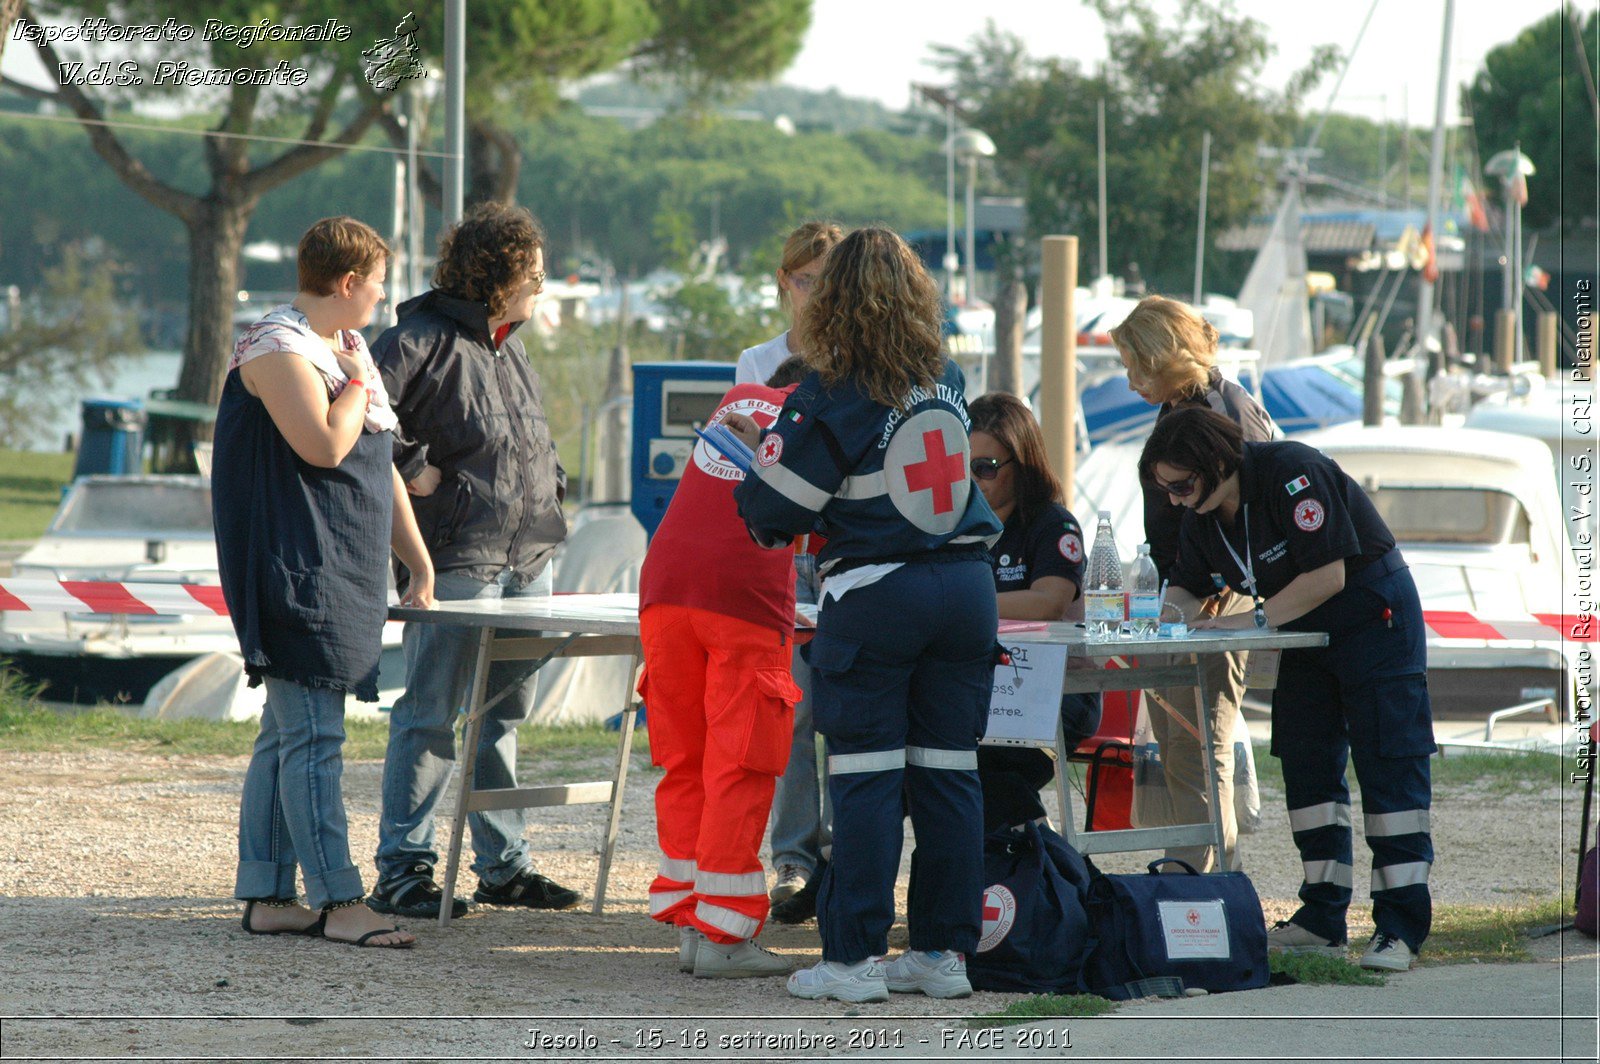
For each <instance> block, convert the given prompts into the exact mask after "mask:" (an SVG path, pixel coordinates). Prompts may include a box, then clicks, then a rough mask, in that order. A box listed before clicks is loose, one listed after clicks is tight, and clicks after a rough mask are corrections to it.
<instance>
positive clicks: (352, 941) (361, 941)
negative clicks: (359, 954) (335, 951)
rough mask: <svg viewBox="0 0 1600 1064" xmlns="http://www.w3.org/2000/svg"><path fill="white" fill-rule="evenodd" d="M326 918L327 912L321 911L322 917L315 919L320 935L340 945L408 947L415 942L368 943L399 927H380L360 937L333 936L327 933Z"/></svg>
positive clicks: (393, 931) (362, 947)
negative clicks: (373, 944) (374, 944)
mask: <svg viewBox="0 0 1600 1064" xmlns="http://www.w3.org/2000/svg"><path fill="white" fill-rule="evenodd" d="M327 920H328V914H327V913H323V914H322V919H321V920H318V921H317V924H318V929H319V930H320V931H321V933H322V937H323V938H325V939H327V940H328V941H329V942H337V943H339V944H340V945H341V946H357V947H359V948H361V949H410V948H411V947H412V946H415V945H416V944H417V943H416V940H415V939H413V940H412V941H410V942H396V943H393V944H391V945H382V944H380V945H376V946H372V945H368V943H369V941H370V940H372V939H374V938H377V937H378V936H379V935H392V934H394V933H395V932H396V931H399V930H401V928H399V927H380V928H378V929H377V930H376V931H368V932H367V933H366V934H364V935H362V936H361V937H360V938H334V937H333V936H332V935H330V934H328V929H327Z"/></svg>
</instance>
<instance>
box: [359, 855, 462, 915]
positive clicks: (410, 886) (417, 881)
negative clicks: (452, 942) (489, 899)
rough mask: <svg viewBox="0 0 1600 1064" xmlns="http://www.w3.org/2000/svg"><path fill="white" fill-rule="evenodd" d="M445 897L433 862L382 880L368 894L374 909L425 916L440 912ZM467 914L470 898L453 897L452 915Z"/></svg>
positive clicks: (451, 903) (412, 867)
mask: <svg viewBox="0 0 1600 1064" xmlns="http://www.w3.org/2000/svg"><path fill="white" fill-rule="evenodd" d="M443 898H444V891H443V890H440V889H439V884H437V883H435V882H434V881H433V866H432V865H426V864H422V863H421V862H418V863H417V864H414V865H412V866H411V869H410V871H408V872H405V873H403V874H401V875H398V876H395V877H394V878H393V879H383V880H379V881H378V885H377V886H375V887H373V888H372V893H371V894H369V895H368V896H367V908H369V909H371V910H372V911H373V912H379V913H391V914H393V915H395V916H410V917H414V918H418V919H426V918H429V917H437V916H438V915H439V904H440V901H441V900H442V899H443ZM465 915H467V900H466V899H465V898H452V899H451V900H450V917H451V919H455V918H456V917H460V916H465Z"/></svg>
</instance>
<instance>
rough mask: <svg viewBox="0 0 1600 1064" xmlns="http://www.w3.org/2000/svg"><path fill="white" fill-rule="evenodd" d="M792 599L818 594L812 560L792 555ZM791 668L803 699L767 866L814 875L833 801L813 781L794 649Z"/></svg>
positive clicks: (807, 675) (813, 751)
mask: <svg viewBox="0 0 1600 1064" xmlns="http://www.w3.org/2000/svg"><path fill="white" fill-rule="evenodd" d="M794 567H795V579H794V597H795V600H796V601H797V602H809V603H813V604H815V603H816V601H817V600H818V598H819V597H820V593H821V591H822V581H821V580H819V579H818V578H817V556H816V555H814V554H797V555H795V560H794ZM791 669H792V671H793V672H794V682H795V683H797V684H799V685H800V690H801V692H802V693H803V694H804V697H803V698H802V699H801V700H800V701H799V702H796V703H795V707H794V745H793V746H792V747H790V749H789V764H788V767H786V768H785V769H784V770H783V775H782V776H780V777H779V778H778V789H777V791H776V793H775V794H774V795H773V798H772V865H773V867H774V868H776V867H777V866H779V865H786V864H791V865H799V866H800V867H801V868H804V869H807V870H808V871H812V870H815V869H816V867H817V862H818V861H819V860H821V859H822V851H823V849H824V848H825V847H829V846H831V845H832V844H833V802H832V801H831V800H830V799H829V796H828V792H827V790H826V789H825V788H823V787H821V786H820V785H819V784H818V782H817V732H816V729H815V728H814V727H813V726H812V724H811V666H810V665H808V664H806V661H805V659H804V658H803V657H801V656H800V648H799V647H795V649H794V654H793V663H792V665H791Z"/></svg>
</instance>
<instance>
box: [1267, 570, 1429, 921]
mask: <svg viewBox="0 0 1600 1064" xmlns="http://www.w3.org/2000/svg"><path fill="white" fill-rule="evenodd" d="M1385 609H1388V610H1389V611H1390V617H1389V618H1388V619H1385V618H1384V616H1383V611H1384V610H1385ZM1295 627H1297V628H1301V627H1303V628H1305V629H1308V630H1317V629H1320V630H1323V631H1326V632H1328V645H1327V646H1326V647H1317V648H1314V649H1310V650H1286V651H1284V652H1283V661H1282V664H1281V666H1280V668H1279V672H1278V688H1277V691H1276V693H1275V694H1274V696H1273V699H1272V753H1273V754H1274V755H1275V756H1277V757H1278V758H1280V759H1281V760H1282V762H1283V785H1284V791H1285V795H1286V798H1287V802H1288V806H1289V826H1290V829H1291V830H1292V831H1293V832H1294V841H1295V845H1296V846H1297V847H1298V848H1299V850H1300V860H1301V863H1302V865H1303V867H1304V872H1305V880H1304V882H1303V883H1302V884H1301V886H1300V901H1301V903H1302V904H1301V907H1300V911H1299V912H1297V913H1296V914H1295V915H1294V917H1293V921H1294V922H1295V923H1296V924H1299V925H1300V926H1301V927H1304V928H1305V929H1306V930H1308V931H1311V932H1312V933H1314V934H1317V935H1321V936H1322V937H1323V938H1326V939H1329V940H1330V941H1333V942H1344V941H1345V940H1346V937H1347V935H1346V929H1345V912H1346V910H1347V909H1348V908H1349V907H1350V898H1351V893H1352V886H1353V879H1354V870H1353V866H1352V856H1351V830H1352V825H1351V817H1350V790H1349V788H1348V787H1347V786H1346V784H1345V763H1346V760H1347V758H1348V759H1349V760H1351V761H1354V763H1355V769H1356V780H1357V781H1358V782H1359V783H1360V785H1361V804H1362V812H1363V818H1362V819H1363V828H1364V833H1365V835H1366V838H1367V846H1368V847H1369V848H1370V849H1371V851H1372V884H1371V886H1372V915H1373V921H1374V922H1375V923H1376V925H1377V929H1378V930H1379V931H1383V932H1387V933H1389V934H1391V935H1394V936H1396V937H1397V938H1399V939H1401V940H1402V941H1403V942H1405V944H1406V945H1407V946H1409V947H1410V948H1411V949H1412V950H1413V951H1417V950H1418V949H1419V948H1420V947H1421V945H1422V941H1423V939H1425V938H1427V937H1428V928H1429V926H1430V924H1431V923H1432V919H1433V903H1432V899H1431V896H1430V895H1429V893H1428V873H1429V870H1430V869H1431V867H1432V864H1433V837H1432V836H1431V835H1430V834H1429V828H1428V817H1429V808H1430V806H1431V805H1432V785H1431V782H1430V778H1429V769H1428V757H1429V756H1430V755H1431V754H1432V753H1433V752H1434V750H1435V746H1434V742H1433V715H1432V711H1431V709H1430V707H1429V703H1428V683H1427V672H1426V666H1427V648H1426V642H1425V639H1426V635H1425V632H1424V630H1423V624H1422V604H1421V602H1420V601H1419V600H1418V598H1417V588H1416V584H1415V583H1414V582H1413V581H1412V579H1411V573H1410V571H1409V570H1407V569H1406V568H1405V563H1404V562H1403V561H1402V560H1401V557H1400V553H1399V552H1398V551H1391V552H1389V554H1388V555H1386V556H1385V557H1384V558H1382V559H1379V560H1378V561H1376V562H1374V563H1372V565H1370V566H1368V567H1367V568H1366V569H1364V570H1362V571H1361V572H1360V573H1357V574H1355V575H1354V576H1352V577H1351V578H1350V579H1349V580H1348V581H1347V582H1346V585H1345V589H1344V590H1343V591H1341V592H1340V593H1339V594H1338V595H1336V596H1334V597H1333V598H1332V599H1330V600H1329V601H1328V602H1326V603H1324V604H1323V605H1322V606H1320V607H1318V608H1317V609H1316V610H1314V611H1312V613H1310V614H1308V615H1307V616H1306V617H1305V618H1304V619H1303V620H1302V621H1300V622H1297V623H1296V625H1295Z"/></svg>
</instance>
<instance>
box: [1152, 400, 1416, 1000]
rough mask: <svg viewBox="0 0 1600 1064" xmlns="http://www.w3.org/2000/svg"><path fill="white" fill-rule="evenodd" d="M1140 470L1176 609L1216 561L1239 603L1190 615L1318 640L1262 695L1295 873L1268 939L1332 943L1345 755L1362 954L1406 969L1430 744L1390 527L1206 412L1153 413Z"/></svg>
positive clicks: (1352, 497) (1348, 491)
mask: <svg viewBox="0 0 1600 1064" xmlns="http://www.w3.org/2000/svg"><path fill="white" fill-rule="evenodd" d="M1139 474H1140V476H1141V477H1142V478H1143V479H1144V481H1145V483H1147V484H1149V485H1151V486H1152V487H1154V488H1155V489H1156V490H1158V491H1162V492H1165V493H1166V495H1167V496H1168V497H1169V498H1170V499H1171V500H1172V502H1173V503H1174V504H1175V505H1177V506H1180V507H1182V508H1183V510H1184V513H1183V520H1182V526H1181V528H1180V536H1179V545H1178V560H1177V562H1176V563H1175V564H1174V566H1173V569H1172V584H1171V587H1170V589H1169V592H1168V601H1169V602H1176V603H1177V604H1178V605H1179V606H1180V607H1182V608H1185V609H1189V610H1191V611H1192V610H1193V609H1194V608H1196V607H1197V606H1198V605H1199V603H1200V600H1202V599H1204V598H1205V597H1207V596H1209V595H1211V594H1213V593H1214V591H1215V588H1214V584H1213V576H1212V574H1213V573H1220V574H1221V576H1222V579H1223V580H1225V581H1226V582H1227V585H1228V586H1229V587H1231V588H1233V589H1234V590H1235V591H1238V592H1241V593H1242V594H1243V595H1246V596H1248V600H1249V601H1250V603H1251V608H1250V609H1249V610H1247V611H1246V612H1244V613H1242V614H1238V613H1236V614H1232V615H1230V616H1226V617H1215V618H1212V619H1209V620H1204V621H1200V622H1198V623H1197V627H1200V628H1223V629H1227V628H1247V627H1249V626H1251V625H1257V626H1261V627H1266V626H1269V625H1270V626H1273V627H1279V628H1284V629H1287V630H1290V631H1310V632H1326V633H1327V634H1328V645H1327V646H1326V647H1316V648H1311V649H1303V650H1285V651H1284V652H1283V661H1282V663H1281V665H1280V666H1279V669H1278V686H1277V688H1276V689H1275V690H1274V691H1273V694H1272V753H1273V756H1275V757H1277V758H1279V759H1280V760H1281V761H1282V762H1283V789H1284V797H1285V799H1286V801H1287V804H1288V807H1289V826H1290V829H1291V830H1292V831H1293V832H1294V841H1295V845H1296V846H1297V847H1298V848H1299V850H1300V860H1301V863H1302V865H1303V866H1304V869H1305V878H1304V881H1303V882H1302V884H1301V886H1300V901H1301V905H1300V909H1299V910H1298V911H1297V912H1296V913H1295V914H1294V916H1293V917H1292V918H1291V919H1290V920H1287V921H1284V922H1282V923H1280V924H1278V925H1277V926H1276V927H1274V928H1273V929H1272V930H1271V931H1270V932H1269V933H1268V936H1267V940H1268V944H1269V945H1270V946H1271V947H1272V948H1274V949H1279V950H1282V951H1284V952H1290V953H1324V954H1331V955H1339V956H1342V955H1343V954H1344V951H1345V949H1346V929H1345V913H1346V910H1347V909H1348V908H1349V907H1350V897H1351V887H1352V882H1353V880H1354V868H1353V867H1352V858H1351V840H1350V835H1351V832H1350V823H1351V817H1350V791H1349V788H1348V787H1347V786H1346V784H1345V775H1344V773H1345V763H1346V761H1347V760H1348V761H1353V762H1354V763H1355V769H1356V779H1357V780H1358V781H1359V782H1360V784H1361V805H1362V812H1363V814H1364V821H1365V824H1364V826H1365V835H1366V838H1367V846H1368V847H1369V848H1370V849H1371V850H1372V919H1373V923H1375V924H1376V925H1377V933H1376V934H1374V935H1373V936H1372V941H1371V943H1370V944H1369V945H1368V946H1367V949H1366V952H1365V953H1364V954H1363V955H1362V957H1361V966H1362V967H1363V968H1374V969H1379V970H1385V971H1404V970H1406V969H1407V968H1409V967H1410V966H1411V963H1412V960H1413V959H1414V958H1415V956H1416V953H1417V951H1418V950H1419V949H1420V948H1421V946H1422V941H1423V939H1425V938H1427V936H1428V928H1429V924H1430V922H1431V918H1432V903H1431V901H1430V896H1429V892H1428V874H1429V870H1430V869H1431V867H1432V864H1433V841H1432V837H1431V836H1430V834H1429V830H1428V818H1429V807H1430V806H1431V804H1432V797H1431V795H1432V790H1431V786H1430V781H1429V771H1428V757H1429V755H1431V754H1432V753H1433V752H1434V749H1435V747H1434V743H1433V718H1432V713H1431V711H1430V707H1429V703H1428V683H1427V673H1426V668H1427V645H1426V641H1425V635H1424V631H1423V626H1422V604H1421V602H1420V601H1419V600H1418V598H1417V587H1416V584H1415V583H1414V582H1413V581H1412V579H1411V572H1410V570H1409V569H1407V567H1406V563H1405V560H1404V559H1403V558H1402V557H1401V556H1400V551H1399V550H1398V549H1396V547H1395V542H1394V536H1393V534H1392V533H1391V532H1390V531H1389V528H1388V526H1387V525H1385V524H1384V522H1383V518H1382V517H1380V516H1379V515H1378V511H1377V509H1376V508H1375V507H1374V506H1373V505H1372V500H1371V499H1369V498H1368V497H1367V495H1366V493H1365V492H1364V491H1362V490H1361V487H1360V486H1359V485H1358V484H1356V483H1355V482H1354V481H1353V480H1351V479H1350V478H1349V477H1348V476H1347V475H1346V474H1345V472H1344V470H1342V469H1340V468H1339V466H1338V465H1337V464H1335V463H1334V462H1333V461H1332V460H1331V459H1329V458H1327V457H1325V456H1324V455H1323V454H1321V453H1320V452H1319V451H1316V450H1315V449H1313V448H1310V447H1307V446H1306V445H1304V444H1302V443H1295V442H1292V441H1282V442H1272V443H1250V442H1246V441H1245V439H1244V434H1243V432H1241V431H1240V428H1239V426H1238V425H1237V424H1235V423H1234V422H1233V421H1231V420H1230V419H1228V418H1226V417H1223V416H1222V415H1220V414H1217V413H1215V412H1213V411H1210V410H1194V409H1190V410H1179V411H1176V412H1174V413H1172V414H1171V415H1170V416H1168V417H1165V418H1163V419H1162V420H1161V421H1160V422H1159V423H1158V424H1157V425H1156V427H1155V431H1153V432H1152V433H1151V434H1150V439H1149V441H1148V442H1147V443H1146V444H1145V448H1144V453H1143V454H1142V455H1141V456H1140V458H1139ZM1190 616H1193V613H1192V612H1191V613H1190Z"/></svg>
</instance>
